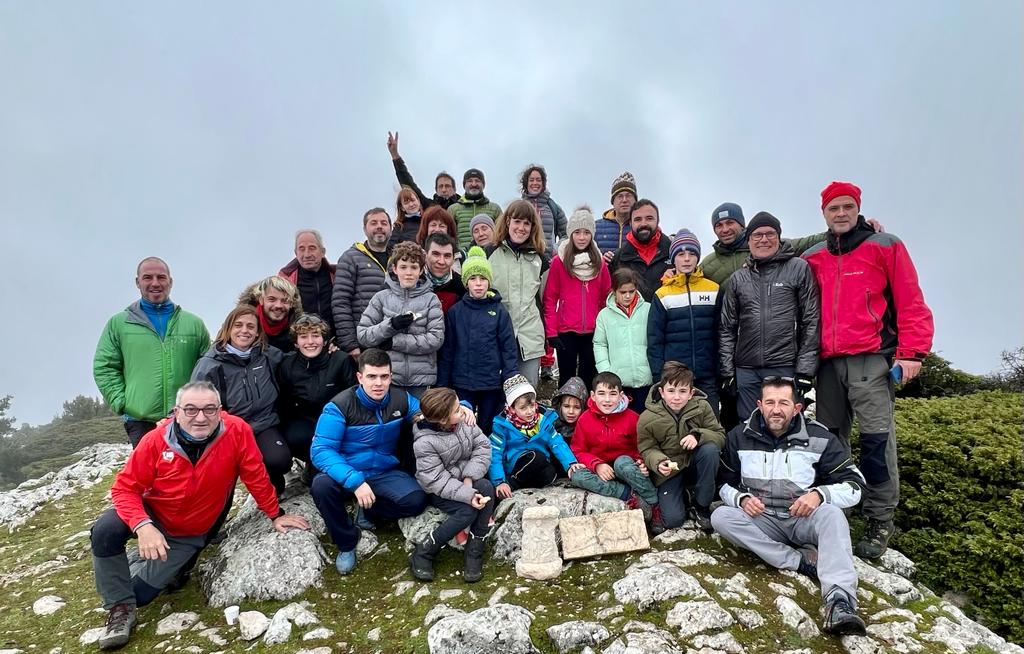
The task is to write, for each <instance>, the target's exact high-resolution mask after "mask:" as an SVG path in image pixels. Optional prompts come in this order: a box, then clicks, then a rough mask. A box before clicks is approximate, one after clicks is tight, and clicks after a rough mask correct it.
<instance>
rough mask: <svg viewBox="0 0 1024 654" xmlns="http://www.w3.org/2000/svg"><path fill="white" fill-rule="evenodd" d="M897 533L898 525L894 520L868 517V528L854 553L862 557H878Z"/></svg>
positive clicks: (855, 547)
mask: <svg viewBox="0 0 1024 654" xmlns="http://www.w3.org/2000/svg"><path fill="white" fill-rule="evenodd" d="M895 533H896V525H894V524H893V523H892V520H874V519H872V518H868V528H867V530H865V532H864V535H863V536H861V539H860V540H859V541H857V544H856V545H855V546H854V548H853V553H854V554H856V555H857V556H859V557H860V558H862V559H877V558H879V557H880V556H882V555H883V554H885V550H886V549H887V548H888V547H889V539H890V538H892V537H893V535H894V534H895Z"/></svg>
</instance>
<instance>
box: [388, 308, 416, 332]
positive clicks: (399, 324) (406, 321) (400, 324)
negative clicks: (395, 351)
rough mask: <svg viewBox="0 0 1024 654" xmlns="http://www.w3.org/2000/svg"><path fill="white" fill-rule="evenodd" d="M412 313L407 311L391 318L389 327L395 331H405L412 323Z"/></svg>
mask: <svg viewBox="0 0 1024 654" xmlns="http://www.w3.org/2000/svg"><path fill="white" fill-rule="evenodd" d="M412 321H413V315H412V314H411V313H409V312H406V313H400V314H398V315H397V316H394V317H393V318H392V319H391V328H392V329H394V330H395V331H396V332H401V331H405V330H406V329H409V325H411V324H412Z"/></svg>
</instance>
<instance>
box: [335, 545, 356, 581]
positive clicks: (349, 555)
mask: <svg viewBox="0 0 1024 654" xmlns="http://www.w3.org/2000/svg"><path fill="white" fill-rule="evenodd" d="M334 567H335V568H337V569H338V573H339V574H343V575H347V574H348V573H350V572H352V571H353V570H355V568H356V551H355V550H352V551H350V552H338V558H336V559H335V560H334Z"/></svg>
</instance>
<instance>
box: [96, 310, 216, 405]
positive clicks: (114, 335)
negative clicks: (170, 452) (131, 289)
mask: <svg viewBox="0 0 1024 654" xmlns="http://www.w3.org/2000/svg"><path fill="white" fill-rule="evenodd" d="M208 347H210V333H209V332H208V331H206V325H204V324H203V321H202V320H201V319H200V318H199V317H198V316H195V315H193V314H191V313H189V312H187V311H182V310H181V307H179V306H175V307H174V313H172V314H171V318H170V320H169V321H168V323H167V334H166V336H165V337H164V339H163V340H162V341H161V340H160V337H159V336H158V335H157V333H156V330H155V329H153V326H152V325H151V324H150V322H149V318H147V317H146V314H145V313H143V311H142V309H141V307H140V306H139V302H135V303H134V304H132V305H131V306H129V307H128V308H126V309H125V310H124V311H122V312H121V313H118V314H117V315H115V316H114V317H113V318H111V319H110V320H108V321H107V325H106V327H104V328H103V333H102V334H101V335H100V342H99V343H98V344H97V345H96V355H95V356H94V357H93V361H92V376H93V378H94V379H95V380H96V386H98V387H99V389H100V393H101V394H102V395H103V399H104V400H106V402H107V404H108V405H109V406H110V408H111V409H113V411H114V413H116V414H118V415H127V416H130V417H132V418H137V419H139V420H148V421H152V422H156V421H157V420H159V419H161V418H163V417H164V416H166V415H167V414H168V413H169V412H170V410H171V408H172V407H173V406H174V395H175V393H177V392H178V389H179V388H181V387H182V386H183V385H184V384H186V383H187V382H188V381H189V379H190V378H191V376H192V368H193V367H194V366H195V364H196V361H198V360H199V357H201V356H203V353H204V352H205V351H206V349H207V348H208Z"/></svg>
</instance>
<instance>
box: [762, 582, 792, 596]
mask: <svg viewBox="0 0 1024 654" xmlns="http://www.w3.org/2000/svg"><path fill="white" fill-rule="evenodd" d="M768 588H769V590H771V591H772V592H773V593H775V594H776V595H783V596H785V597H796V588H793V587H792V586H786V585H785V584H777V583H775V582H774V581H770V582H768Z"/></svg>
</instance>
